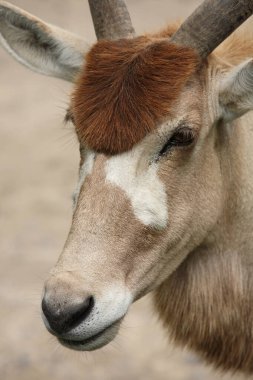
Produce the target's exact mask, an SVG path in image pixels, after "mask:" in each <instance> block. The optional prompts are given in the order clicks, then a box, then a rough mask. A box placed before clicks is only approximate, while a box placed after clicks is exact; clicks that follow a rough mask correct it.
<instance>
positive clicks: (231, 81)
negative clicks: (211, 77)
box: [219, 59, 253, 120]
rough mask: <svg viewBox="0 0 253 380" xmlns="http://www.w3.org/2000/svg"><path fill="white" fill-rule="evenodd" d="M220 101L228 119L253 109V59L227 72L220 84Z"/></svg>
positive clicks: (224, 114) (224, 115)
mask: <svg viewBox="0 0 253 380" xmlns="http://www.w3.org/2000/svg"><path fill="white" fill-rule="evenodd" d="M219 101H220V105H221V106H222V109H223V117H224V118H225V119H226V120H233V119H235V118H237V117H239V116H241V115H243V114H244V113H246V112H248V111H251V110H252V109H253V59H248V60H247V61H244V62H242V63H241V64H240V65H238V66H236V67H235V68H233V69H232V70H231V71H230V72H228V73H227V75H226V76H225V77H224V79H223V80H222V82H221V85H220V93H219Z"/></svg>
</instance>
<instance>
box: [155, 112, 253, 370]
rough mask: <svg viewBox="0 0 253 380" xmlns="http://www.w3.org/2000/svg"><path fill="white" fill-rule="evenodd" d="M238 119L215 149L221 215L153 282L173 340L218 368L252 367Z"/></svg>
mask: <svg viewBox="0 0 253 380" xmlns="http://www.w3.org/2000/svg"><path fill="white" fill-rule="evenodd" d="M242 119H243V120H240V122H238V125H233V126H227V127H226V128H230V127H232V130H229V129H227V131H228V132H227V133H229V134H230V135H229V136H226V138H227V139H229V144H228V148H226V151H224V152H222V153H221V168H222V170H223V171H224V178H225V180H224V194H225V196H224V199H225V205H224V210H223V212H222V215H221V218H220V220H219V222H218V223H217V224H216V226H215V228H214V229H213V231H212V232H211V233H210V234H209V235H208V236H207V238H206V240H205V241H204V242H203V243H202V244H201V246H199V247H198V248H197V249H195V250H194V251H193V252H191V253H190V254H189V255H188V257H187V259H186V260H185V261H184V262H183V263H182V264H181V265H180V267H179V268H178V269H177V270H176V271H175V272H174V273H173V274H172V275H171V276H170V277H169V278H168V279H167V280H166V281H165V282H164V283H163V284H162V285H161V286H160V287H159V288H158V290H157V292H156V295H155V302H156V305H157V308H158V311H159V314H160V317H161V319H162V320H163V323H164V325H165V326H166V327H167V328H168V329H169V331H170V334H171V336H172V338H173V339H174V340H175V341H176V342H177V343H179V344H180V345H183V346H187V347H189V348H191V349H194V350H195V351H196V352H198V353H199V354H200V355H201V356H202V357H203V358H204V359H206V360H207V361H208V362H209V363H212V364H214V365H215V366H217V367H219V368H221V369H226V370H233V371H234V370H241V371H244V372H248V373H252V372H253V352H252V350H251V346H252V343H253V331H252V321H253V308H252V304H253V303H252V301H253V276H252V273H251V271H252V265H251V264H252V261H253V259H252V256H253V254H252V252H253V251H252V248H253V247H252V242H251V240H252V239H251V236H252V228H253V227H252V226H253V224H252V218H253V217H252V206H253V195H252V194H253V191H252V184H253V164H252V165H249V162H250V161H251V160H252V159H250V158H249V157H250V156H249V155H250V147H251V146H252V145H251V144H250V140H252V137H251V136H250V129H249V126H248V125H247V126H246V124H247V123H246V119H244V118H242ZM252 156H253V155H252ZM251 174H252V176H251Z"/></svg>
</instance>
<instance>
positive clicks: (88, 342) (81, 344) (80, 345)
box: [58, 319, 121, 351]
mask: <svg viewBox="0 0 253 380" xmlns="http://www.w3.org/2000/svg"><path fill="white" fill-rule="evenodd" d="M120 322H121V319H120V320H117V321H115V322H113V323H112V324H111V325H110V326H108V327H106V328H105V329H104V330H102V331H100V332H99V333H97V334H95V335H93V336H91V337H89V338H87V339H84V340H71V339H63V338H59V337H58V341H59V342H60V343H61V344H62V345H63V346H65V347H68V348H71V349H72V350H77V351H92V350H96V349H98V348H100V347H102V346H104V345H106V344H107V343H109V342H110V341H111V340H112V339H113V338H114V337H115V336H116V334H117V332H118V327H119V325H120ZM107 333H110V334H109V338H108V336H107V337H106V334H107ZM103 338H105V339H103Z"/></svg>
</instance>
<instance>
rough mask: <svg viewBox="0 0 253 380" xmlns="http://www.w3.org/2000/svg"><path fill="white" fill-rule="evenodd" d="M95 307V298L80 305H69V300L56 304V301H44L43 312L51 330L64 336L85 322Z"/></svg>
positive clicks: (90, 297)
mask: <svg viewBox="0 0 253 380" xmlns="http://www.w3.org/2000/svg"><path fill="white" fill-rule="evenodd" d="M94 305H95V300H94V297H93V296H89V297H87V298H85V300H84V301H83V302H80V303H76V304H73V303H71V304H70V303H69V302H68V300H66V299H65V300H62V301H60V302H59V301H57V302H55V301H54V300H50V299H48V300H46V299H45V297H44V298H43V300H42V304H41V307H42V311H43V314H44V316H45V317H46V319H47V322H48V323H49V325H50V327H51V329H52V330H53V331H54V332H55V333H57V334H62V333H66V332H67V331H69V330H71V329H73V328H75V327H76V326H78V325H79V324H80V323H81V322H83V321H84V320H85V319H86V318H87V317H88V315H89V314H90V312H91V311H92V309H93V307H94Z"/></svg>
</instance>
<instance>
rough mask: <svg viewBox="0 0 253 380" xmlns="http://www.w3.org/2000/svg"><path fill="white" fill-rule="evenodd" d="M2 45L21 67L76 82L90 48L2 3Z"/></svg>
mask: <svg viewBox="0 0 253 380" xmlns="http://www.w3.org/2000/svg"><path fill="white" fill-rule="evenodd" d="M0 43H1V44H2V45H3V47H4V48H5V49H6V50H7V51H8V52H9V53H10V54H11V55H12V56H13V57H14V58H15V59H16V60H17V61H19V62H20V63H22V64H23V65H25V66H26V67H28V68H30V69H31V70H34V71H36V72H38V73H40V74H45V75H49V76H54V77H58V78H62V79H65V80H68V81H73V80H74V77H75V76H76V74H77V73H78V72H79V70H80V67H81V66H82V65H83V62H84V54H85V53H86V52H87V50H88V48H89V47H88V45H87V44H86V43H85V42H84V41H83V40H82V39H81V38H79V37H78V36H75V35H73V34H71V33H69V32H66V31H64V30H62V29H60V28H57V27H55V26H53V25H50V24H47V23H45V22H43V21H42V20H40V19H38V18H36V17H34V16H32V15H31V14H29V13H27V12H25V11H23V10H22V9H19V8H18V7H15V6H13V5H11V4H9V3H7V2H0Z"/></svg>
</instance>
